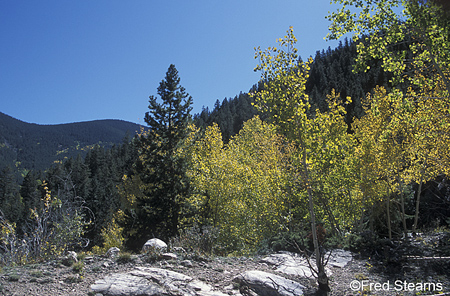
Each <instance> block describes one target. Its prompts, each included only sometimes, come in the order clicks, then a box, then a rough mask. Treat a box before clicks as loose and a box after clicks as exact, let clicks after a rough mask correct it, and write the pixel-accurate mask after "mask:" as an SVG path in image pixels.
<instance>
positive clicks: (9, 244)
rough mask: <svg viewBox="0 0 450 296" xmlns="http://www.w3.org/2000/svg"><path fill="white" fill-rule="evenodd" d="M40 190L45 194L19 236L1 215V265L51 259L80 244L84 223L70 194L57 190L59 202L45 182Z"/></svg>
mask: <svg viewBox="0 0 450 296" xmlns="http://www.w3.org/2000/svg"><path fill="white" fill-rule="evenodd" d="M42 187H43V190H44V192H45V195H44V197H43V198H42V208H40V209H32V210H31V224H30V226H29V227H28V228H27V229H26V231H27V232H25V233H24V234H23V235H18V234H17V232H16V224H15V223H9V222H8V221H7V220H6V219H5V218H4V215H3V214H2V215H1V217H0V218H1V226H2V230H1V241H2V246H1V247H2V249H3V252H2V254H1V263H2V264H5V265H14V264H25V263H28V262H34V261H39V260H46V259H52V258H55V257H58V256H61V255H62V254H63V253H64V252H66V251H67V250H69V249H71V248H76V247H80V246H81V244H82V243H83V238H82V235H83V232H84V228H85V226H86V225H87V224H88V223H87V222H85V221H84V218H83V216H82V215H81V212H82V211H81V209H80V208H79V207H78V206H77V204H76V202H75V201H74V200H73V199H72V197H71V196H70V192H68V191H61V192H60V197H61V198H62V200H61V199H59V198H57V197H55V196H54V195H52V193H51V191H50V190H49V189H48V187H47V183H46V182H44V183H43V185H42Z"/></svg>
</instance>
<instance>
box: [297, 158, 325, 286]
mask: <svg viewBox="0 0 450 296" xmlns="http://www.w3.org/2000/svg"><path fill="white" fill-rule="evenodd" d="M302 164H303V170H304V174H305V182H306V188H307V192H308V204H309V213H310V215H311V232H312V237H313V244H314V251H315V254H316V266H317V282H318V284H319V291H320V292H321V293H324V294H326V293H327V292H329V291H330V287H329V285H328V276H327V274H326V272H325V266H324V265H323V261H322V255H321V252H320V248H319V241H318V239H317V228H316V215H315V213H314V202H313V198H312V190H311V180H310V179H309V171H308V164H307V163H306V150H305V149H303V159H302Z"/></svg>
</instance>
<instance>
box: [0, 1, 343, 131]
mask: <svg viewBox="0 0 450 296" xmlns="http://www.w3.org/2000/svg"><path fill="white" fill-rule="evenodd" d="M336 8H337V7H336V6H332V5H330V3H329V0H315V1H304V0H276V1H275V0H272V1H268V0H222V1H215V0H201V1H198V0H189V1H187V0H179V1H156V0H155V1H154V0H130V1H124V0H122V1H116V0H95V1H89V0H77V1H69V0H54V1H47V0H39V1H24V0H0V40H1V46H0V102H1V104H0V106H1V107H0V111H1V112H3V113H6V114H8V115H10V116H13V117H15V118H17V119H20V120H23V121H26V122H31V123H39V124H58V123H68V122H78V121H87V120H95V119H122V120H127V121H131V122H136V123H142V124H144V122H143V119H142V118H143V117H144V114H145V112H147V111H148V97H149V96H150V95H156V88H157V87H158V85H159V82H160V81H161V80H162V79H163V78H164V76H165V73H166V71H167V69H168V67H169V65H170V64H175V66H176V67H177V69H178V71H179V75H180V78H181V85H182V86H183V87H185V88H186V91H187V92H188V93H189V94H190V95H191V96H192V97H193V101H194V105H193V108H194V109H193V113H198V112H200V111H201V109H202V106H208V107H209V108H212V107H213V106H214V103H215V101H216V100H217V99H219V100H220V101H222V100H223V99H224V98H225V97H227V98H230V97H234V96H235V95H237V94H239V92H241V91H242V92H247V91H248V90H249V89H250V88H251V87H252V85H253V84H255V83H257V81H258V79H259V75H260V74H259V73H255V72H254V71H253V68H254V67H255V66H256V64H257V61H256V60H255V59H254V47H258V46H261V48H263V49H264V48H266V47H268V46H273V45H276V39H277V38H280V37H282V36H284V35H285V32H286V30H287V29H288V27H289V26H293V27H294V33H295V35H296V37H297V39H298V40H299V41H298V44H297V47H298V48H299V52H300V54H301V56H302V57H303V58H304V59H306V58H307V57H309V56H314V55H315V52H316V51H317V50H322V49H326V48H327V47H328V46H331V48H334V47H336V45H337V43H336V42H329V41H328V42H326V41H325V40H324V39H323V38H324V36H325V35H326V34H327V29H328V26H329V22H328V21H327V20H326V19H325V16H326V15H327V14H328V11H334V10H336Z"/></svg>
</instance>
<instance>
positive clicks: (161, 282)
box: [91, 267, 227, 296]
mask: <svg viewBox="0 0 450 296" xmlns="http://www.w3.org/2000/svg"><path fill="white" fill-rule="evenodd" d="M91 289H92V291H93V293H101V294H102V295H104V296H119V295H120V296H138V295H139V296H156V295H197V296H225V295H227V294H224V293H222V292H219V291H214V288H213V287H211V286H210V285H208V284H206V283H203V282H201V281H199V280H194V279H193V278H191V277H190V276H187V275H184V274H181V273H178V272H175V271H171V270H166V269H161V268H151V267H136V269H134V270H132V271H130V272H127V273H116V274H112V275H110V276H107V277H105V278H104V279H102V280H97V281H96V282H95V284H93V285H91Z"/></svg>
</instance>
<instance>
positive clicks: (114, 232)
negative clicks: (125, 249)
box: [92, 214, 124, 254]
mask: <svg viewBox="0 0 450 296" xmlns="http://www.w3.org/2000/svg"><path fill="white" fill-rule="evenodd" d="M119 215H120V214H119ZM122 232H123V228H122V227H120V226H119V225H118V224H117V222H116V219H115V217H113V218H112V219H111V222H110V223H109V224H108V225H107V226H106V227H105V228H103V229H102V230H101V232H100V236H101V238H102V240H103V246H102V247H99V246H94V247H93V248H92V252H93V253H94V254H104V253H105V252H106V251H108V250H109V249H110V248H113V247H117V248H119V249H122V246H123V241H124V237H123V235H122Z"/></svg>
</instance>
